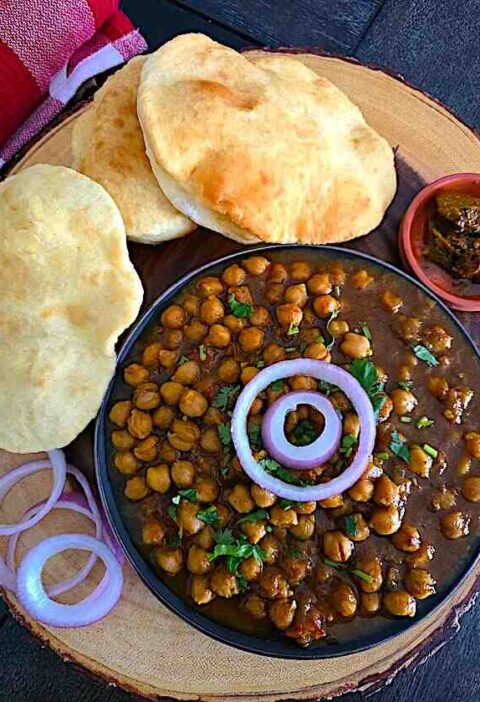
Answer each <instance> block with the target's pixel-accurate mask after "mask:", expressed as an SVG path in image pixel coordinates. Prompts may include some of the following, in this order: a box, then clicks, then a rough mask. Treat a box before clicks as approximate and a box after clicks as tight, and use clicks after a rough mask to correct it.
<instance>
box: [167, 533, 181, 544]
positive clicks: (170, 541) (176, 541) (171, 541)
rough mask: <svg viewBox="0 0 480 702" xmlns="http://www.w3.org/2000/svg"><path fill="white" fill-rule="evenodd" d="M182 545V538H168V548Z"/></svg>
mask: <svg viewBox="0 0 480 702" xmlns="http://www.w3.org/2000/svg"><path fill="white" fill-rule="evenodd" d="M181 543H182V542H181V540H180V537H179V536H177V535H175V536H169V537H167V546H180V544H181Z"/></svg>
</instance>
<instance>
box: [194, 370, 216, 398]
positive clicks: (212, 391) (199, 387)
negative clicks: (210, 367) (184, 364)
mask: <svg viewBox="0 0 480 702" xmlns="http://www.w3.org/2000/svg"><path fill="white" fill-rule="evenodd" d="M195 390H196V391H197V392H199V393H201V394H202V395H203V396H204V397H206V398H207V400H209V401H210V402H211V401H212V400H213V398H214V397H215V396H216V394H217V390H218V385H217V381H216V380H215V376H214V375H205V376H204V377H203V378H201V379H200V380H199V381H198V383H195Z"/></svg>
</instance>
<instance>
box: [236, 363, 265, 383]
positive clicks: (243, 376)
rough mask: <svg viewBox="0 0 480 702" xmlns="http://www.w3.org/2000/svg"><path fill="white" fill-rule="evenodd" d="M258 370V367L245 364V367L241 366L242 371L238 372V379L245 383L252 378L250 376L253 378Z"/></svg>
mask: <svg viewBox="0 0 480 702" xmlns="http://www.w3.org/2000/svg"><path fill="white" fill-rule="evenodd" d="M259 372H260V371H259V369H258V368H255V366H245V368H242V372H241V373H240V380H241V381H242V383H243V385H246V384H247V383H249V382H250V381H251V380H252V378H255V376H256V375H257V374H258V373H259Z"/></svg>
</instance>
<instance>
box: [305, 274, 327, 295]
mask: <svg viewBox="0 0 480 702" xmlns="http://www.w3.org/2000/svg"><path fill="white" fill-rule="evenodd" d="M307 287H308V290H309V292H310V293H311V294H312V295H328V294H329V293H331V292H332V284H331V282H330V276H329V275H328V273H314V275H312V277H311V278H309V279H308V281H307Z"/></svg>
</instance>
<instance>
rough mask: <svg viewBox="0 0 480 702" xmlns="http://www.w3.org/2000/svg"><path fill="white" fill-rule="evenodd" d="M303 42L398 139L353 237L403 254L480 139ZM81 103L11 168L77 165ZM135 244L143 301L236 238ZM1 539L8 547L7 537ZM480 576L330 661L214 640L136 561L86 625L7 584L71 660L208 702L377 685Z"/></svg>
mask: <svg viewBox="0 0 480 702" xmlns="http://www.w3.org/2000/svg"><path fill="white" fill-rule="evenodd" d="M295 53H296V55H297V57H298V58H299V59H300V60H302V61H304V62H305V63H306V64H307V65H308V66H310V67H311V68H312V69H314V70H315V71H317V72H318V73H319V74H321V75H325V76H326V77H328V78H330V79H331V80H332V81H333V82H334V83H336V84H337V85H338V86H339V87H340V88H341V89H342V90H344V91H345V92H346V93H347V95H349V96H350V97H351V99H352V100H353V101H354V102H356V103H357V104H358V105H359V107H360V108H361V109H362V111H363V113H364V114H365V116H366V118H367V120H368V121H369V122H370V124H371V125H372V126H373V127H374V128H375V129H377V130H378V131H379V132H380V133H381V134H383V135H385V136H386V138H387V139H388V140H389V142H390V143H391V145H392V146H393V147H395V149H396V157H397V167H398V174H399V188H398V193H397V195H396V198H395V200H394V203H393V204H392V206H391V207H390V209H389V211H388V213H387V216H386V218H385V220H384V222H383V223H382V225H381V226H380V227H379V229H378V230H376V231H375V232H372V233H371V234H369V235H368V236H366V237H364V238H363V239H361V240H360V241H356V242H354V243H353V247H354V248H357V249H359V250H363V251H366V252H368V253H370V254H373V255H376V256H378V257H379V258H381V259H383V260H388V261H392V262H394V263H398V261H399V259H398V253H397V245H396V232H397V229H398V225H399V222H400V218H401V215H402V213H403V211H404V210H405V207H406V205H407V204H408V203H409V201H410V200H411V199H412V197H413V196H414V195H415V194H416V193H417V192H418V190H419V189H420V188H421V187H422V186H423V185H424V183H425V182H427V181H430V180H432V179H434V178H437V177H439V176H442V175H445V174H448V173H454V172H459V171H476V172H480V142H479V141H478V139H477V137H476V136H475V134H474V132H473V131H472V130H470V129H468V128H467V127H466V126H465V125H464V124H462V123H461V122H460V121H459V120H457V119H456V118H455V117H454V116H453V115H452V113H450V112H449V111H448V110H447V109H446V108H444V107H443V106H442V105H440V104H438V103H437V102H435V101H434V100H433V99H432V98H429V97H427V96H426V95H424V94H423V93H421V92H420V91H418V90H415V89H414V88H412V87H410V86H409V85H407V84H405V83H404V82H402V81H400V80H399V79H396V78H395V77H393V76H390V75H388V74H387V73H385V72H382V71H380V70H377V69H374V68H370V67H367V66H363V65H360V64H357V63H354V62H352V61H349V60H345V59H339V58H334V57H325V56H320V55H316V54H315V53H298V52H295ZM83 109H88V106H87V107H84V108H83ZM81 111H83V110H81ZM81 111H80V112H81ZM80 112H79V113H76V114H75V115H73V116H70V117H69V118H67V119H66V120H65V121H64V122H62V123H61V124H60V125H58V126H57V127H55V129H53V130H52V131H51V132H50V133H48V134H47V135H46V136H44V137H43V138H42V139H41V140H40V141H38V142H37V143H36V144H35V145H34V146H33V147H32V148H31V149H30V151H29V152H28V153H27V154H26V155H25V156H24V158H23V159H22V160H21V161H20V162H19V163H17V165H16V166H15V168H14V170H13V172H17V171H19V170H21V169H23V168H26V167H27V166H30V165H33V164H34V163H40V162H44V163H52V164H64V165H69V164H70V162H71V151H70V138H71V131H72V127H73V124H74V122H75V120H76V119H77V118H78V114H80ZM129 248H130V253H131V256H132V260H133V261H134V263H135V265H136V267H137V269H138V271H139V273H140V276H141V277H142V281H143V284H144V287H145V305H148V304H150V302H151V301H152V300H153V299H154V298H155V297H156V296H157V295H158V294H159V293H160V292H161V291H162V290H164V289H165V288H166V287H167V286H168V285H169V284H170V283H172V282H173V281H174V280H176V279H178V278H179V277H180V276H181V275H183V274H184V273H185V272H187V271H188V270H191V269H192V268H194V267H195V266H197V265H200V264H202V263H204V262H206V261H209V260H212V259H214V258H216V257H218V256H220V255H223V254H225V253H228V252H230V251H233V250H235V249H238V248H240V247H239V245H238V244H235V243H233V242H231V241H229V240H227V239H224V238H222V237H221V236H219V235H216V234H213V233H211V232H207V231H205V230H197V231H196V232H195V233H194V234H192V235H190V236H189V237H186V238H184V239H180V240H176V241H174V242H171V243H168V244H164V245H162V246H158V247H149V246H142V245H139V244H131V245H129ZM459 316H460V317H461V319H462V321H463V322H464V324H466V326H467V327H468V328H469V330H470V332H471V333H472V334H473V335H474V337H475V338H476V339H477V341H478V340H480V329H478V322H477V318H476V317H475V316H474V315H466V314H464V315H459ZM68 454H69V457H70V458H71V460H72V461H74V462H75V463H76V464H77V465H78V466H79V467H80V468H81V469H82V470H84V471H85V472H86V474H87V475H89V476H90V477H91V478H92V479H93V472H92V470H93V469H92V465H93V457H92V442H91V427H90V428H88V429H87V430H86V431H85V432H84V433H83V435H82V436H81V437H79V438H78V439H77V440H76V441H75V442H74V444H73V445H72V446H71V447H69V449H68ZM24 460H26V458H25V456H18V455H13V454H7V453H5V452H3V453H0V474H1V473H3V472H5V471H7V470H9V469H11V468H12V467H13V466H15V465H18V464H19V463H22V462H23V461H24ZM48 489H49V476H48V475H45V474H40V475H38V476H32V477H31V478H29V479H28V480H26V481H24V482H23V483H22V484H21V485H20V486H17V487H16V488H15V489H14V490H13V491H12V492H11V494H10V496H9V499H8V500H6V501H5V504H4V506H3V508H2V511H1V513H0V521H2V522H4V521H8V520H14V519H18V518H19V516H20V514H21V513H22V512H23V511H24V510H25V509H26V508H27V507H29V506H31V505H32V504H35V503H37V502H38V501H39V499H41V497H42V496H43V495H44V494H45V495H46V494H47V492H48ZM89 528H90V527H89V526H88V524H87V523H86V520H83V518H81V517H78V516H75V515H73V514H70V513H69V512H64V511H61V510H57V511H56V512H53V513H51V514H50V515H49V516H48V517H47V518H46V519H45V520H44V521H43V522H42V523H41V524H40V525H38V526H37V527H36V528H35V529H33V530H30V531H28V532H26V533H24V534H23V535H22V537H21V539H20V542H19V548H18V556H19V557H20V556H21V554H22V553H23V552H25V550H26V549H27V548H28V547H30V546H31V545H33V544H34V543H36V542H37V541H38V540H40V539H41V538H44V537H45V536H46V535H49V534H52V533H55V531H59V530H61V531H65V530H71V531H73V530H75V529H81V530H88V529H89ZM0 548H1V549H3V552H4V544H2V545H0ZM80 558H81V557H80V556H78V555H77V554H76V553H71V552H66V553H64V554H62V555H61V556H58V557H56V558H55V559H54V560H53V561H52V564H51V566H50V568H47V572H46V581H47V583H48V581H49V578H52V577H53V575H52V574H53V573H55V578H56V579H59V578H61V577H65V576H67V575H69V574H71V573H72V572H73V569H74V568H75V567H78V564H79V562H80ZM99 576H100V567H98V572H96V571H94V573H93V577H96V578H97V579H98V577H99ZM479 577H480V567H477V569H476V571H474V572H472V573H471V574H470V575H469V576H468V577H467V578H466V580H465V581H464V582H463V583H462V585H461V586H460V587H459V588H458V589H457V590H456V591H455V592H454V594H453V595H452V596H451V597H450V598H449V599H448V600H447V601H445V602H444V603H443V604H442V605H441V606H440V608H439V609H438V610H437V611H435V612H434V613H432V615H431V616H429V617H428V618H426V619H424V620H423V621H421V622H419V623H417V624H416V625H414V626H413V627H411V628H410V629H409V630H408V631H407V632H405V633H404V634H402V635H400V636H398V637H397V638H395V639H394V640H392V641H389V642H386V643H383V644H381V645H379V646H376V647H375V648H372V649H371V650H369V651H368V653H367V654H365V653H358V654H354V655H350V656H345V657H341V658H333V659H329V660H326V661H300V662H296V661H286V660H278V659H273V658H266V657H261V656H256V655H253V654H249V653H244V652H241V651H237V650H235V649H233V648H230V647H228V646H225V645H223V644H221V643H218V642H217V641H214V640H212V639H210V638H208V637H206V636H205V635H203V634H201V633H199V632H198V631H196V630H195V629H193V628H191V627H190V626H189V625H187V624H185V623H184V622H183V621H182V620H181V619H179V618H178V617H177V616H175V615H173V614H172V613H171V612H169V611H168V610H167V609H166V608H165V607H164V606H163V605H162V604H160V602H158V601H157V600H156V598H155V597H154V596H153V595H152V594H151V593H150V592H149V591H148V590H147V589H146V587H145V586H144V585H143V584H142V582H141V581H140V579H139V578H138V577H137V576H136V575H135V573H134V572H133V571H132V570H131V569H130V567H128V566H125V589H124V593H123V596H122V599H121V601H120V603H119V604H118V606H117V607H116V608H115V610H114V611H113V612H112V613H111V614H110V615H109V616H108V617H107V618H106V619H104V620H103V621H102V622H99V623H97V624H95V625H93V626H90V627H87V628H85V629H58V628H57V629H55V628H51V627H45V626H42V625H40V624H38V623H37V622H35V621H32V620H31V619H30V618H29V617H28V616H27V615H26V614H25V612H23V611H22V609H21V607H20V606H19V604H18V602H17V601H16V600H15V598H14V597H13V596H12V595H10V594H9V593H4V598H5V600H6V602H7V604H8V605H9V607H10V609H11V611H12V612H13V613H14V615H15V616H17V617H18V618H19V619H20V620H21V621H23V623H24V624H25V625H26V626H27V627H28V628H29V629H30V631H31V632H32V633H33V634H34V635H35V636H37V637H38V638H39V639H40V640H41V641H42V642H44V643H45V644H46V645H48V646H50V647H51V648H53V649H54V650H55V651H57V652H58V653H59V655H60V656H62V657H63V658H64V659H65V660H71V661H73V662H75V663H77V664H79V665H80V666H83V667H84V668H85V669H87V670H88V671H90V672H91V673H93V674H94V675H97V676H100V677H101V678H103V679H104V680H105V681H107V682H109V683H112V684H117V685H119V686H121V687H123V688H125V689H128V690H131V691H132V692H135V693H136V694H138V695H142V696H145V697H147V698H150V699H155V700H158V699H159V698H165V697H173V698H175V699H178V700H204V701H205V702H210V701H212V702H213V701H218V700H223V701H224V702H236V701H237V700H239V699H242V700H243V702H249V701H250V700H251V701H253V700H261V701H262V702H273V701H274V700H281V699H301V700H305V699H306V700H312V699H318V698H320V697H334V696H336V695H339V694H341V693H343V692H347V691H349V690H356V689H363V690H365V689H370V690H371V689H374V688H376V687H377V686H379V685H381V684H385V683H386V682H388V681H389V680H390V679H392V677H393V676H394V675H395V674H396V673H397V672H398V670H400V669H401V668H403V667H406V666H408V665H413V664H418V663H419V662H420V661H422V660H423V659H425V658H426V657H428V656H429V655H431V654H432V653H433V652H434V651H435V650H436V649H437V648H438V647H439V646H441V645H443V644H444V643H445V642H446V641H447V640H448V638H449V637H450V636H451V635H452V634H453V633H454V631H455V630H456V629H457V628H458V621H459V617H460V615H461V614H462V613H463V612H464V611H465V610H466V609H468V607H469V606H471V604H472V603H473V600H474V597H475V593H476V588H477V580H478V578H479ZM91 587H92V584H91V582H90V581H89V582H88V583H86V584H84V585H83V586H81V587H79V588H77V589H76V591H74V592H72V593H71V594H69V596H65V599H63V601H65V602H68V601H73V600H74V599H78V597H79V596H82V595H84V594H85V593H86V592H88V591H89V590H90V589H91ZM69 597H70V600H69Z"/></svg>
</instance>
